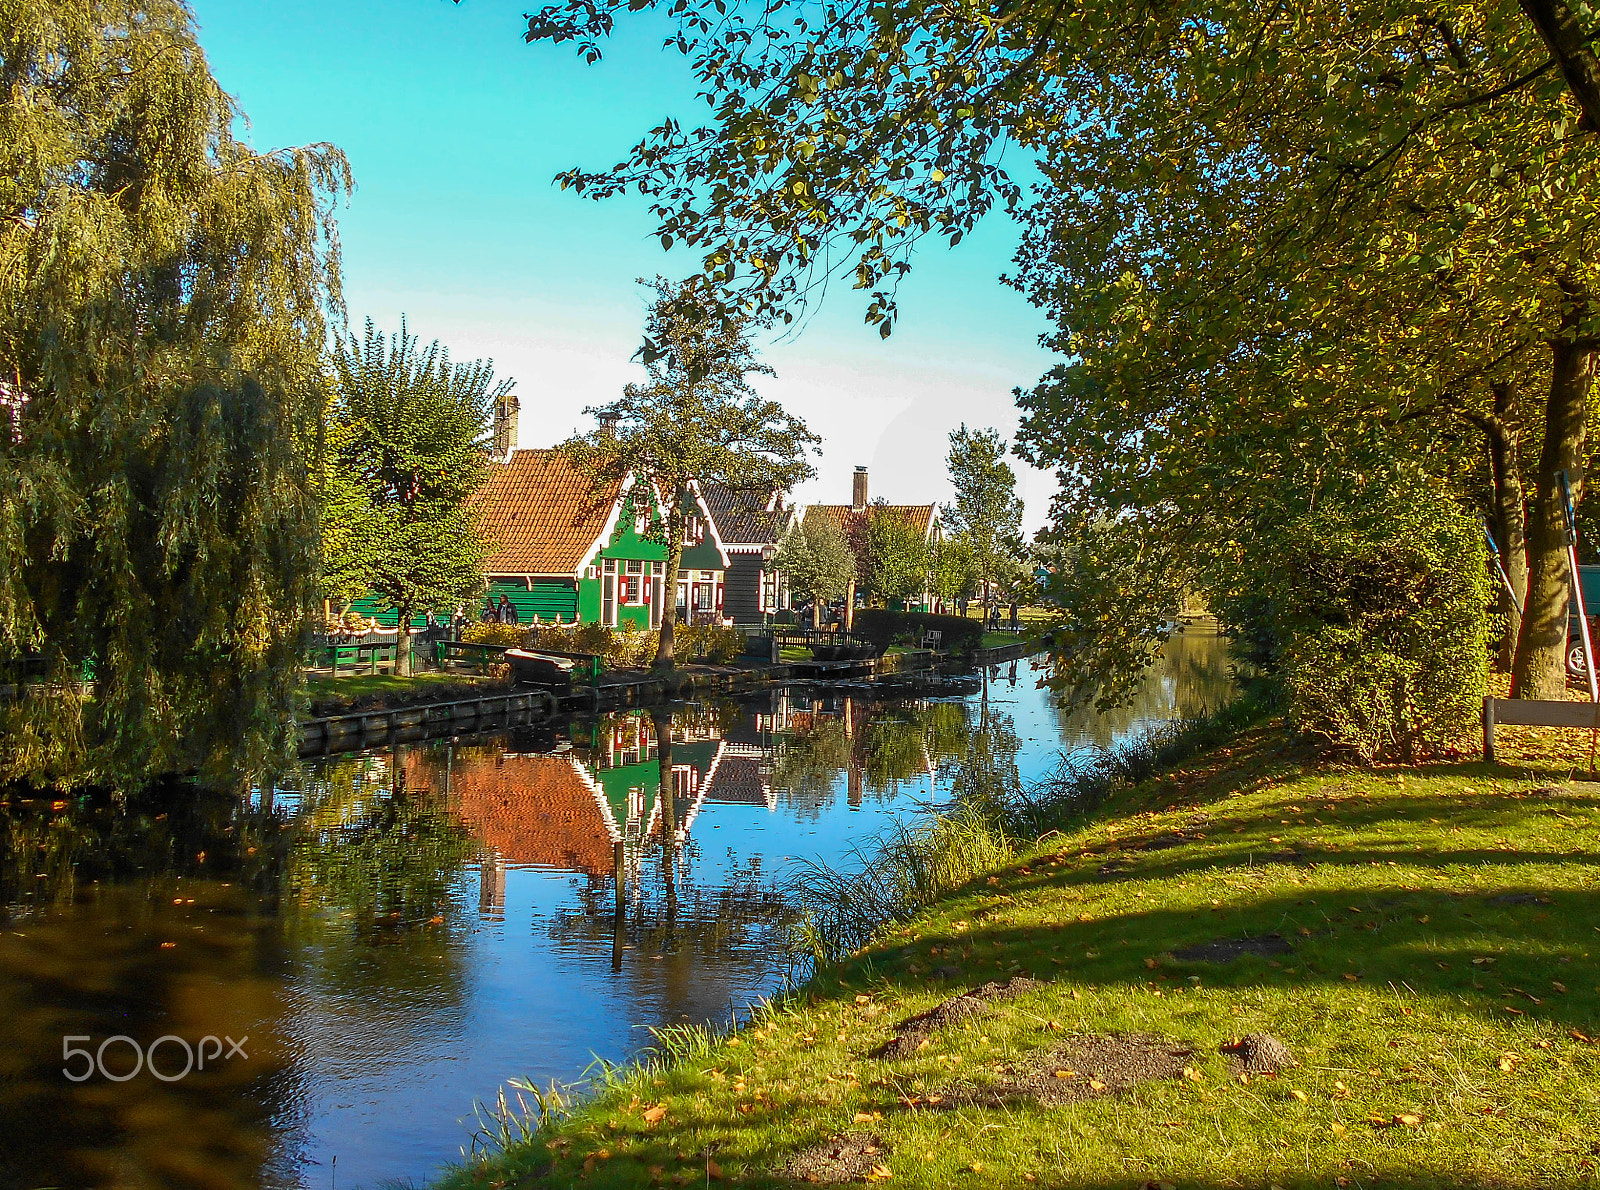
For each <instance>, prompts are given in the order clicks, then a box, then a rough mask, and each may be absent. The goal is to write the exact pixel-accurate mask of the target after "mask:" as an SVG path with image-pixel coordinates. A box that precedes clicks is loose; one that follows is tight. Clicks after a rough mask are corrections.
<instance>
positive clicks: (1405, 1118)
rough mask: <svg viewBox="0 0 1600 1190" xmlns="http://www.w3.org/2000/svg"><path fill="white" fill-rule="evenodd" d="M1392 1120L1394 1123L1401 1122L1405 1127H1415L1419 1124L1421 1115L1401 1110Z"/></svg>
mask: <svg viewBox="0 0 1600 1190" xmlns="http://www.w3.org/2000/svg"><path fill="white" fill-rule="evenodd" d="M1394 1122H1395V1123H1396V1124H1403V1125H1404V1126H1405V1127H1407V1128H1416V1127H1418V1126H1419V1125H1421V1123H1422V1117H1421V1116H1418V1115H1413V1114H1412V1113H1410V1112H1401V1113H1400V1114H1399V1115H1397V1116H1395V1118H1394Z"/></svg>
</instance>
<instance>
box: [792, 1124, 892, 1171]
mask: <svg viewBox="0 0 1600 1190" xmlns="http://www.w3.org/2000/svg"><path fill="white" fill-rule="evenodd" d="M888 1155H889V1146H888V1145H886V1144H884V1143H883V1138H882V1137H878V1136H873V1135H872V1134H871V1133H868V1132H841V1133H840V1134H839V1135H838V1136H831V1137H829V1138H828V1139H827V1140H825V1141H823V1142H822V1143H821V1144H819V1145H812V1146H811V1147H810V1148H809V1149H801V1150H800V1152H798V1153H796V1154H795V1155H794V1156H792V1157H790V1158H789V1160H787V1161H785V1162H784V1163H783V1164H782V1165H781V1166H779V1168H778V1173H779V1175H780V1176H782V1177H786V1178H793V1179H794V1180H795V1181H797V1182H821V1183H829V1182H862V1181H865V1180H866V1177H867V1175H868V1174H869V1173H871V1172H872V1170H873V1167H874V1166H878V1165H882V1164H883V1162H884V1158H886V1157H887V1156H888Z"/></svg>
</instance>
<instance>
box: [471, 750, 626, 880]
mask: <svg viewBox="0 0 1600 1190" xmlns="http://www.w3.org/2000/svg"><path fill="white" fill-rule="evenodd" d="M450 778H451V780H450V792H451V796H452V797H453V798H454V799H455V803H456V806H457V808H458V812H459V813H460V815H461V817H462V819H463V821H465V822H466V823H467V825H468V826H469V827H470V828H472V830H473V831H474V832H475V833H476V834H477V835H478V837H479V838H481V839H482V840H483V842H484V843H485V844H486V845H487V846H489V847H492V848H494V850H495V851H496V852H498V853H499V854H500V856H501V858H502V859H504V860H505V861H506V862H508V863H513V864H539V865H541V866H543V867H549V868H560V869H563V870H565V871H568V872H586V873H588V874H589V875H590V876H606V875H609V874H610V873H611V870H612V851H611V845H612V844H613V843H614V842H616V841H617V839H618V838H620V836H619V835H617V833H616V830H617V828H616V825H615V823H613V822H612V821H611V819H610V816H609V814H608V813H607V811H605V810H604V809H602V804H603V802H604V797H603V795H602V794H600V793H599V790H598V786H596V785H595V784H594V781H593V780H592V779H587V778H588V775H587V773H586V772H585V771H584V769H583V767H582V765H581V764H580V763H579V762H578V760H577V759H576V758H574V757H570V756H506V757H502V758H500V759H498V760H495V759H490V758H483V759H471V760H465V761H464V760H462V759H461V758H460V757H458V758H457V759H456V762H455V764H454V765H453V766H452V768H451V771H450Z"/></svg>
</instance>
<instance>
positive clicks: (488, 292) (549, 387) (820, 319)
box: [194, 0, 1053, 530]
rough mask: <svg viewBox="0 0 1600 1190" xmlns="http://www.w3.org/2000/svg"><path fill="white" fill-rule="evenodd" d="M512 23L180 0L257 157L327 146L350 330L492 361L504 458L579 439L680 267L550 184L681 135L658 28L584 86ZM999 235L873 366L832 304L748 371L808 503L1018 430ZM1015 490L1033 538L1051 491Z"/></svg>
mask: <svg viewBox="0 0 1600 1190" xmlns="http://www.w3.org/2000/svg"><path fill="white" fill-rule="evenodd" d="M529 7H530V6H529V4H528V3H527V0H510V2H506V0H464V2H463V3H462V4H460V5H459V6H458V5H456V4H453V3H450V2H449V0H398V2H393V3H389V4H385V5H370V4H350V3H338V2H337V0H325V2H323V3H310V2H307V0H277V2H276V3H274V4H272V5H270V6H264V5H261V4H259V3H255V2H252V3H248V4H247V3H241V2H240V0H195V3H194V9H195V13H196V17H197V20H198V23H199V29H200V43H201V45H202V46H203V47H204V48H205V50H206V53H207V55H208V57H209V58H210V62H211V67H212V71H213V72H214V73H215V75H216V76H217V78H218V80H219V81H220V82H221V84H222V85H223V87H224V88H226V89H227V90H228V91H229V92H230V93H231V94H232V95H234V96H235V97H236V98H237V99H238V101H239V103H240V105H241V107H242V108H243V110H244V112H245V113H246V115H247V116H248V117H249V120H250V127H249V129H248V132H247V135H248V138H249V139H250V141H251V142H252V143H253V144H254V146H255V147H256V148H257V149H258V150H266V149H270V148H276V147H279V146H284V145H290V144H304V143H308V142H313V141H329V142H332V143H333V144H336V145H338V146H339V147H340V148H342V149H343V150H344V151H345V153H346V154H347V155H348V156H349V159H350V163H351V167H352V169H353V171H354V173H355V180H356V190H355V193H354V195H353V196H352V198H351V200H350V202H349V204H348V206H347V207H345V208H344V209H343V210H341V212H340V215H339V225H340V235H341V238H342V241H343V247H344V260H345V296H346V301H347V304H348V307H349V312H350V318H351V321H352V323H353V324H355V325H357V326H359V325H360V323H361V321H362V319H364V318H366V317H368V316H370V317H372V318H373V319H374V320H375V321H376V322H377V323H378V325H379V326H380V327H381V328H384V329H390V328H393V327H396V326H398V324H399V321H400V317H401V315H402V314H404V315H405V316H406V317H407V319H408V321H409V324H410V326H411V329H412V330H413V331H416V332H419V333H420V334H421V335H422V336H423V338H424V339H425V340H426V339H432V338H438V339H440V340H441V341H443V342H444V344H445V345H446V346H448V347H449V348H450V350H451V353H452V355H453V356H455V357H456V358H458V359H470V358H477V357H492V358H493V359H494V360H495V362H496V365H497V368H498V371H499V372H500V374H502V375H509V376H513V377H515V378H516V381H517V392H518V395H519V396H520V397H521V399H522V424H521V427H520V444H521V445H523V446H548V445H552V444H554V443H555V442H558V441H560V440H561V439H562V438H564V437H566V436H567V435H568V434H569V433H571V432H572V431H573V430H574V429H575V428H577V427H579V426H580V425H583V426H584V427H585V428H587V419H586V418H584V417H583V416H582V410H583V408H584V407H585V406H587V405H594V404H599V403H602V402H605V401H607V400H610V399H612V398H613V397H614V396H615V395H616V393H617V392H618V391H619V390H620V388H621V386H622V385H623V384H624V383H626V382H627V381H628V380H631V379H636V378H637V377H638V376H639V375H640V374H641V373H640V371H639V369H638V367H637V365H634V364H630V363H629V357H630V356H631V355H632V353H633V351H634V349H635V348H636V347H637V346H638V342H639V331H640V326H641V322H642V317H643V312H644V299H643V295H642V291H641V290H640V288H639V287H638V286H637V285H636V284H635V279H636V278H638V277H642V276H651V275H654V274H656V273H665V274H668V275H670V276H681V275H683V274H686V273H688V272H691V271H693V269H694V267H695V264H696V262H695V261H694V260H693V259H692V258H691V257H690V256H689V255H687V254H685V253H684V252H682V251H681V250H680V251H676V252H672V253H667V252H663V251H662V250H661V248H660V246H659V244H658V243H657V241H656V240H655V239H653V238H652V237H651V231H652V228H653V226H654V224H653V221H652V220H651V218H650V216H649V213H648V211H647V210H646V209H645V206H644V204H643V202H641V201H637V200H611V201H607V202H603V203H594V202H591V201H589V200H587V199H580V198H578V197H576V196H575V195H573V194H571V193H570V192H567V193H563V192H562V191H561V190H559V189H558V188H557V187H555V186H554V185H552V184H551V179H552V178H553V177H554V175H555V174H556V173H557V172H558V171H559V170H561V169H564V168H567V167H569V166H573V165H582V166H586V167H603V166H606V165H609V164H611V163H613V162H615V161H617V160H619V159H620V158H621V157H622V155H623V154H625V153H626V151H627V149H628V147H629V146H631V145H632V144H633V143H634V142H635V141H636V140H637V139H638V138H639V137H640V136H641V135H642V134H643V132H644V131H645V130H647V129H648V128H650V127H652V126H654V125H655V124H657V123H659V122H660V119H661V118H662V117H663V116H666V115H669V114H671V115H676V116H679V117H680V118H683V119H686V120H687V119H695V118H697V117H698V116H699V112H700V111H701V110H703V108H702V107H701V106H700V105H698V104H697V103H696V101H695V100H694V98H693V96H694V86H693V80H692V79H691V78H690V76H689V72H688V70H687V67H686V64H685V59H683V58H682V57H681V56H680V55H679V54H677V53H676V52H665V51H663V50H661V49H660V48H659V47H660V38H661V27H660V26H654V27H647V26H646V25H644V24H643V23H638V24H630V23H629V22H627V21H623V22H622V32H621V35H620V36H619V37H618V38H617V39H616V41H615V42H614V44H613V45H612V46H611V47H610V49H609V52H608V56H607V58H606V60H605V61H604V62H602V63H601V64H600V65H598V66H585V65H584V64H582V63H581V62H579V61H577V60H576V58H575V57H574V56H573V55H571V54H569V53H568V52H566V51H565V50H564V49H559V48H552V47H548V46H540V47H537V48H534V47H529V46H527V45H525V44H523V42H522V40H521V36H520V34H521V31H522V29H523V27H524V24H523V21H522V19H521V14H522V13H523V12H525V11H527V10H528V8H529ZM1016 241H1017V231H1016V228H1015V227H1014V226H1013V225H1012V224H1010V223H1009V222H1008V221H1007V220H1006V219H1005V218H1004V217H1003V216H1001V215H991V216H989V217H988V218H987V219H985V221H984V222H983V224H982V225H980V227H979V229H978V231H977V232H976V233H975V234H974V235H973V236H971V237H969V238H968V239H967V240H965V241H963V243H962V244H961V246H960V247H959V248H957V249H956V250H954V251H947V250H946V249H944V248H943V247H942V246H938V245H935V246H931V247H929V248H927V249H925V250H924V251H922V252H921V253H919V254H918V256H917V258H916V261H915V266H916V267H915V269H914V270H913V272H912V274H911V276H910V278H909V279H908V280H907V281H906V283H905V284H904V285H903V286H902V289H901V322H900V325H899V327H898V329H897V330H896V331H895V333H894V335H893V336H892V337H891V338H890V339H889V340H888V341H887V342H884V341H882V340H880V339H879V337H878V333H877V331H876V330H875V329H874V328H871V327H867V326H865V325H864V323H863V321H862V314H863V311H864V303H863V301H862V299H861V297H860V295H858V294H856V293H854V292H852V291H851V290H849V289H848V287H847V286H843V285H841V286H837V287H835V288H834V289H833V290H832V292H831V293H830V295H829V298H828V301H827V303H826V305H825V306H824V308H823V310H822V312H821V313H820V314H819V315H818V316H817V317H816V318H814V319H813V320H812V322H811V323H810V325H809V326H808V327H807V329H806V330H805V332H804V333H803V334H802V335H800V336H799V337H798V338H796V339H793V340H790V341H785V342H778V343H773V344H771V345H769V346H767V347H766V348H765V349H764V356H765V358H766V360H767V362H768V363H770V364H772V365H773V366H774V367H775V368H776V369H777V371H778V376H777V377H776V379H772V380H763V381H762V382H761V385H760V387H761V388H762V390H763V391H764V392H765V393H767V394H768V395H770V396H773V397H775V398H777V399H779V400H781V401H783V402H784V404H785V405H786V406H787V407H788V408H789V409H790V410H791V411H792V412H794V413H797V414H798V415H800V416H801V417H804V418H805V419H806V420H807V422H808V423H809V424H810V425H811V427H812V428H813V429H814V430H816V431H817V432H818V433H819V434H821V435H822V437H823V440H824V442H823V451H824V453H823V457H822V458H821V460H820V461H819V463H818V471H819V475H818V478H817V480H815V481H813V482H811V483H809V484H807V485H805V486H804V487H803V488H802V489H800V491H799V492H798V493H797V494H798V496H799V497H800V498H801V499H804V500H828V501H835V500H843V499H847V498H848V494H849V484H850V472H851V471H852V470H853V468H854V467H855V466H857V465H866V466H869V467H870V468H871V473H872V489H873V495H874V496H880V495H881V496H884V497H887V498H888V499H890V500H892V501H897V502H926V501H930V500H945V499H948V497H949V494H950V490H949V485H948V481H947V479H946V477H945V472H944V467H943V459H944V453H945V450H946V446H947V441H946V437H947V435H948V433H949V431H950V430H951V429H953V428H954V427H955V426H956V425H958V424H959V423H960V422H962V421H966V422H967V423H968V424H969V425H983V426H990V425H992V426H995V427H997V428H999V429H1000V430H1001V431H1002V432H1003V433H1004V434H1006V435H1007V437H1010V436H1011V435H1012V434H1013V432H1014V430H1015V426H1016V417H1017V413H1016V409H1015V407H1014V406H1013V404H1012V401H1011V395H1010V394H1011V389H1012V388H1013V387H1014V386H1017V385H1022V386H1024V387H1026V386H1028V385H1030V384H1031V383H1032V382H1033V381H1034V380H1035V379H1037V377H1038V376H1039V375H1040V373H1041V372H1043V371H1044V369H1045V368H1046V367H1048V366H1049V364H1050V362H1051V359H1050V356H1049V355H1048V353H1046V352H1045V351H1044V350H1043V349H1042V348H1040V347H1039V346H1038V343H1037V339H1038V335H1039V334H1040V332H1041V331H1043V330H1044V329H1045V323H1044V320H1043V319H1042V318H1041V317H1040V316H1039V314H1038V313H1037V312H1036V311H1035V310H1033V309H1032V307H1030V306H1029V305H1028V304H1027V302H1025V301H1024V300H1023V299H1022V298H1021V297H1020V296H1019V295H1017V294H1016V293H1014V292H1012V291H1011V290H1009V289H1007V288H1005V287H1004V286H1002V285H1001V284H1000V283H999V281H998V277H999V275H1000V273H1001V272H1002V271H1004V270H1006V269H1007V268H1008V267H1009V262H1010V258H1011V254H1012V252H1013V251H1014V250H1015V247H1016ZM1014 465H1015V466H1016V468H1017V470H1018V473H1019V478H1020V479H1021V486H1022V491H1023V494H1024V496H1025V498H1026V500H1027V506H1028V516H1027V524H1028V528H1029V529H1030V530H1031V529H1034V528H1036V527H1037V526H1038V525H1040V524H1041V523H1043V521H1044V518H1045V510H1046V505H1047V503H1048V500H1049V496H1050V494H1051V491H1052V490H1053V481H1051V480H1050V479H1049V477H1047V476H1044V475H1042V474H1038V473H1031V472H1030V471H1029V469H1028V468H1026V467H1025V466H1024V465H1023V464H1021V463H1020V462H1018V463H1015V464H1014Z"/></svg>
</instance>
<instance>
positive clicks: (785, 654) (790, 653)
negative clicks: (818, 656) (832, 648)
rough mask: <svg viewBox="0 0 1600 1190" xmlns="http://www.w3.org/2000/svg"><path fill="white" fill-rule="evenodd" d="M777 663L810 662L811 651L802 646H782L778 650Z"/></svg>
mask: <svg viewBox="0 0 1600 1190" xmlns="http://www.w3.org/2000/svg"><path fill="white" fill-rule="evenodd" d="M778 660H779V661H810V660H811V650H810V649H808V648H806V647H805V646H804V645H784V646H783V648H781V649H780V650H778Z"/></svg>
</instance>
